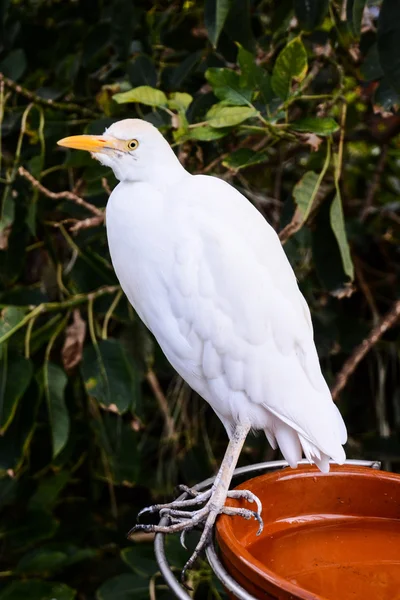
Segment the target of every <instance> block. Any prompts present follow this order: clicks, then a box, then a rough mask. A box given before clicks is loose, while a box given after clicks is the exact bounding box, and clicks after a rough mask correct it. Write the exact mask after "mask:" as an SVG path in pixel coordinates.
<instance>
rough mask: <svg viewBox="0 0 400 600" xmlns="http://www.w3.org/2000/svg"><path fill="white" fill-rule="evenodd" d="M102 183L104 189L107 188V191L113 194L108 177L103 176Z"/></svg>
mask: <svg viewBox="0 0 400 600" xmlns="http://www.w3.org/2000/svg"><path fill="white" fill-rule="evenodd" d="M101 185H102V188H103V190H105V192H106V193H107V194H108V195H109V196H110V195H111V188H110V186H109V185H108V181H107V178H106V177H102V178H101Z"/></svg>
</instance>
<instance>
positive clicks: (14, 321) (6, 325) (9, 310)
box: [0, 306, 27, 356]
mask: <svg viewBox="0 0 400 600" xmlns="http://www.w3.org/2000/svg"><path fill="white" fill-rule="evenodd" d="M26 312H27V311H26V310H25V309H24V308H20V307H18V306H6V307H5V308H3V310H2V311H1V315H0V356H1V340H2V338H3V336H5V335H7V334H8V333H10V332H11V331H12V330H13V329H15V328H16V327H17V325H18V324H19V323H20V322H21V321H22V319H23V318H24V317H25V315H26Z"/></svg>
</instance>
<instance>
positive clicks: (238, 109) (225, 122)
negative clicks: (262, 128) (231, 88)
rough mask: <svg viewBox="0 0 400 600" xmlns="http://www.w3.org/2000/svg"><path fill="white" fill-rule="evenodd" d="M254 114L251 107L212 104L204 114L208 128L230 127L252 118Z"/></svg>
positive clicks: (254, 110)
mask: <svg viewBox="0 0 400 600" xmlns="http://www.w3.org/2000/svg"><path fill="white" fill-rule="evenodd" d="M256 114H257V111H256V109H255V108H251V107H246V106H226V105H225V104H214V106H212V107H211V108H210V110H209V111H208V113H207V114H206V120H207V122H208V124H209V125H210V127H216V128H220V127H232V126H233V125H238V124H239V123H243V121H246V120H247V119H250V118H251V117H254V116H255V115H256Z"/></svg>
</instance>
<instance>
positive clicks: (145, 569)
mask: <svg viewBox="0 0 400 600" xmlns="http://www.w3.org/2000/svg"><path fill="white" fill-rule="evenodd" d="M121 558H122V560H123V561H124V562H125V563H126V564H127V565H128V566H129V567H130V568H131V569H132V571H134V572H135V573H136V574H137V575H141V576H142V577H151V576H152V575H154V573H155V572H156V571H157V570H158V567H157V563H156V561H155V557H154V549H153V545H152V544H133V545H132V546H129V548H124V549H123V550H122V551H121Z"/></svg>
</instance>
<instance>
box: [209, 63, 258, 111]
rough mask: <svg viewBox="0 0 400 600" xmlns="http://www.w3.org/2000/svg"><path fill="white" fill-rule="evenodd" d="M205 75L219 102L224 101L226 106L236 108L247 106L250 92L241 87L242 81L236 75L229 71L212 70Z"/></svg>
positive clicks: (250, 95)
mask: <svg viewBox="0 0 400 600" xmlns="http://www.w3.org/2000/svg"><path fill="white" fill-rule="evenodd" d="M205 75H206V79H207V80H208V81H209V83H210V84H211V86H212V88H213V92H214V94H215V95H216V96H217V98H218V99H219V100H225V102H226V103H227V104H233V105H236V106H248V105H249V103H250V101H251V97H252V90H251V88H250V87H245V86H244V85H243V80H242V78H241V77H240V75H239V74H238V73H235V71H232V70H231V69H216V68H212V69H208V70H207V71H206V74H205Z"/></svg>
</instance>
